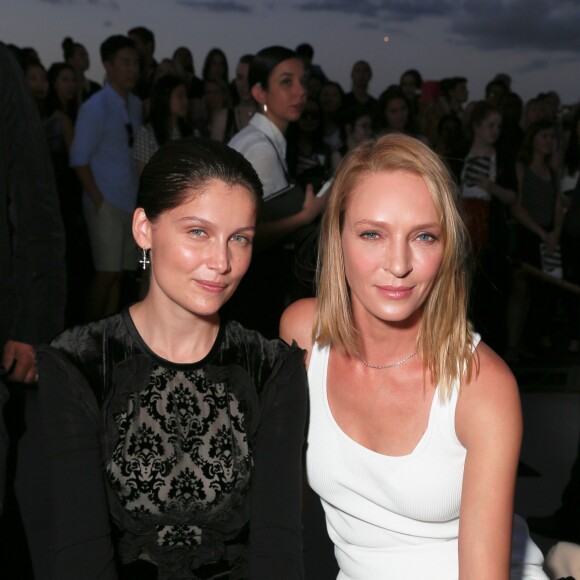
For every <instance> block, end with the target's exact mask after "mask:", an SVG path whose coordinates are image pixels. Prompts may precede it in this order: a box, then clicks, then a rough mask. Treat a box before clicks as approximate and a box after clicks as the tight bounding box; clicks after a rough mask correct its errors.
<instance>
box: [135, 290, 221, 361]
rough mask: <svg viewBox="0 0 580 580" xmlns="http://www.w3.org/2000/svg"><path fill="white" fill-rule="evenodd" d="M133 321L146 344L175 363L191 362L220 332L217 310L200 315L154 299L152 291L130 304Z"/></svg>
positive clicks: (205, 354)
mask: <svg viewBox="0 0 580 580" xmlns="http://www.w3.org/2000/svg"><path fill="white" fill-rule="evenodd" d="M129 312H130V314H131V318H132V319H133V323H134V324H135V327H136V328H137V330H138V332H139V334H140V335H141V338H142V339H143V340H144V341H145V343H146V344H147V346H148V347H149V348H150V349H151V350H152V351H153V352H154V353H155V354H157V355H159V356H160V357H162V358H164V359H166V360H169V361H171V362H175V363H192V362H197V361H199V360H201V359H203V358H204V357H205V356H207V354H208V353H209V351H210V350H211V348H212V346H213V344H214V342H215V339H216V337H217V334H218V331H219V315H218V314H217V313H215V314H213V315H210V316H207V317H201V316H197V315H195V314H192V313H191V312H188V311H187V310H185V309H183V308H182V307H180V306H178V305H176V304H174V303H171V304H168V303H167V300H157V299H156V297H155V296H154V295H152V293H151V291H150V292H149V294H148V295H147V297H146V298H145V299H144V300H143V301H142V302H138V303H137V304H134V305H133V306H131V307H130V309H129Z"/></svg>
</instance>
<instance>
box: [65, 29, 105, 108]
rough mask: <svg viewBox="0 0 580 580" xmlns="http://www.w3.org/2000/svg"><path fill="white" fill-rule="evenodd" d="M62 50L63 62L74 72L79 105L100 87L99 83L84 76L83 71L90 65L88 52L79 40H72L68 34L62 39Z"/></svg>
mask: <svg viewBox="0 0 580 580" xmlns="http://www.w3.org/2000/svg"><path fill="white" fill-rule="evenodd" d="M62 52H63V56H64V60H65V62H66V63H67V64H69V65H70V66H71V67H72V68H73V70H74V72H75V76H76V86H77V106H79V107H80V105H81V104H82V103H84V102H85V101H86V100H87V99H88V98H90V97H92V96H93V95H94V94H95V93H96V92H97V91H99V90H100V89H101V85H100V84H99V83H96V82H95V81H92V80H90V79H88V78H86V76H85V72H86V71H87V70H88V69H89V67H90V61H89V53H88V52H87V49H86V48H85V47H84V46H83V45H82V44H81V43H80V42H74V41H73V39H72V38H70V36H67V37H66V38H65V39H64V40H63V41H62Z"/></svg>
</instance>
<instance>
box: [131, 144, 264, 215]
mask: <svg viewBox="0 0 580 580" xmlns="http://www.w3.org/2000/svg"><path fill="white" fill-rule="evenodd" d="M212 181H221V182H223V183H225V184H226V185H228V186H230V187H233V186H236V185H239V186H241V187H244V188H246V189H247V190H248V191H249V192H250V193H251V195H252V198H253V200H254V202H255V204H256V209H259V205H260V202H261V199H262V183H261V181H260V178H259V177H258V174H257V173H256V171H255V170H254V168H253V167H252V164H251V163H250V162H249V161H248V160H247V159H246V158H245V157H244V156H243V155H242V154H241V153H238V152H237V151H235V150H234V149H232V148H231V147H228V146H227V145H226V144H225V143H220V142H219V141H213V140H211V139H201V138H197V137H190V138H187V139H178V140H175V141H169V142H168V143H166V144H165V145H163V146H162V147H160V148H159V149H158V150H157V152H156V153H155V154H154V155H153V157H151V159H150V160H149V163H147V165H145V168H144V169H143V172H142V173H141V178H140V180H139V193H138V195H137V207H141V208H143V210H144V211H145V215H146V216H147V218H148V219H149V220H150V221H153V220H155V219H156V218H158V217H159V216H160V215H161V214H162V213H163V212H166V211H169V210H171V209H173V208H175V207H178V206H179V205H181V204H183V203H186V202H187V201H189V200H190V199H191V195H192V192H193V193H202V192H203V190H204V189H205V188H206V187H207V186H208V185H209V184H210V183H211V182H212Z"/></svg>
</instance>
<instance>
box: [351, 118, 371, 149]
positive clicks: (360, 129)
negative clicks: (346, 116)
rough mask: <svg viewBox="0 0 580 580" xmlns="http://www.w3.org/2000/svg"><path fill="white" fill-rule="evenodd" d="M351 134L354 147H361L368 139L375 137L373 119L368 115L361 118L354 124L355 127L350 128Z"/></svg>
mask: <svg viewBox="0 0 580 580" xmlns="http://www.w3.org/2000/svg"><path fill="white" fill-rule="evenodd" d="M349 133H350V137H351V139H352V141H353V144H354V146H356V145H359V144H360V143H362V142H363V141H366V140H367V139H370V138H371V137H372V135H373V126H372V122H371V118H370V117H369V116H368V115H363V116H362V117H359V118H358V119H357V120H356V121H355V122H354V126H353V127H352V128H350V130H349Z"/></svg>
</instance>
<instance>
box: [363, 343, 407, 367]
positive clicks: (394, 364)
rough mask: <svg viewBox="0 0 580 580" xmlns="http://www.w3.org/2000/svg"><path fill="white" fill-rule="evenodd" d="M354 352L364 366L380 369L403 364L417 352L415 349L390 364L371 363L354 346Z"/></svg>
mask: <svg viewBox="0 0 580 580" xmlns="http://www.w3.org/2000/svg"><path fill="white" fill-rule="evenodd" d="M354 354H356V356H357V357H358V359H359V360H360V362H362V363H363V364H364V365H365V366H367V367H369V368H370V369H378V370H381V369H392V368H393V367H398V366H399V365H402V364H405V363H406V362H407V361H408V360H409V359H412V358H413V357H414V356H415V355H416V354H417V351H415V352H412V353H411V354H408V355H407V356H406V357H405V358H402V359H401V360H400V361H397V362H394V363H391V364H390V365H372V364H371V363H370V362H368V361H367V360H365V358H364V357H363V355H362V354H361V353H360V352H359V351H358V350H357V349H356V348H355V349H354Z"/></svg>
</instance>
